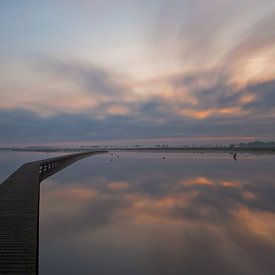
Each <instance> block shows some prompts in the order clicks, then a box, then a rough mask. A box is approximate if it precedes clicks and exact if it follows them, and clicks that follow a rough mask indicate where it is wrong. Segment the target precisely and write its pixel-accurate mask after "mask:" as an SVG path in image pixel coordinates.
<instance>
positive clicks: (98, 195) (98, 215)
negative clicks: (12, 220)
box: [0, 153, 275, 275]
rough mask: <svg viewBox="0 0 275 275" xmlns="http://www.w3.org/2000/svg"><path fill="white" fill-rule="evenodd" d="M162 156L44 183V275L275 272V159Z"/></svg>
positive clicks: (95, 166) (71, 172)
mask: <svg viewBox="0 0 275 275" xmlns="http://www.w3.org/2000/svg"><path fill="white" fill-rule="evenodd" d="M51 156H52V155H50V156H46V155H43V156H42V155H40V156H39V157H37V156H35V157H36V158H44V157H51ZM162 156H163V155H162V154H157V153H152V154H148V153H120V158H116V157H113V161H110V159H111V156H110V155H102V156H96V157H91V158H89V159H86V160H82V161H80V162H78V163H76V164H74V165H73V166H71V167H68V168H66V169H65V170H63V171H61V172H59V173H58V174H56V175H55V176H53V177H51V178H49V179H47V180H45V181H44V182H43V183H42V185H41V209H40V213H41V215H40V274H41V275H55V274H56V275H61V274H66V275H78V274H80V275H86V274H89V275H90V274H100V275H101V274H104V275H105V274H106V275H108V274H122V275H123V274H130V275H135V274H144V275H146V274H153V275H162V274H167V275H168V274H169V275H170V274H172V275H174V274H186V275H197V274H198V275H205V274H206V275H207V274H218V275H227V274H228V275H235V274H236V275H237V274H238V275H246V274H249V275H254V274H255V275H259V274H260V275H265V274H270V275H271V274H275V261H274V259H275V180H274V177H275V170H274V167H275V166H274V164H275V155H274V156H272V155H271V156H268V155H262V156H253V155H246V154H244V155H240V156H239V159H238V161H237V162H235V161H234V160H233V159H232V156H231V155H229V154H166V159H165V160H163V159H162ZM28 157H29V156H28ZM1 158H2V157H1ZM21 159H22V158H21ZM33 159H34V157H33ZM17 161H18V158H17ZM11 162H12V161H10V163H11ZM1 164H3V162H2V163H1ZM15 166H16V165H15ZM2 167H3V166H2ZM2 170H3V171H4V169H2ZM0 173H1V170H0ZM1 176H2V175H1Z"/></svg>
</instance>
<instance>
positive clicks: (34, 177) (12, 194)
mask: <svg viewBox="0 0 275 275" xmlns="http://www.w3.org/2000/svg"><path fill="white" fill-rule="evenodd" d="M100 153H106V151H100V152H88V153H79V154H72V155H65V156H62V157H57V158H51V159H46V160H41V161H34V162H29V163H26V164H24V165H22V166H21V167H20V168H19V169H17V170H16V171H15V172H14V173H13V174H12V175H11V176H10V177H8V178H7V179H6V180H5V181H4V182H3V183H2V184H0V274H1V275H6V274H7V275H8V274H12V275H17V274H18V275H32V274H38V252H39V245H38V244H39V196H40V194H39V190H40V182H41V181H42V180H44V179H45V178H47V177H49V176H51V175H53V174H55V173H57V172H58V171H60V170H62V169H64V168H65V167H67V166H68V165H71V164H72V163H74V162H76V161H78V160H80V159H83V158H86V157H89V156H92V155H95V154H100Z"/></svg>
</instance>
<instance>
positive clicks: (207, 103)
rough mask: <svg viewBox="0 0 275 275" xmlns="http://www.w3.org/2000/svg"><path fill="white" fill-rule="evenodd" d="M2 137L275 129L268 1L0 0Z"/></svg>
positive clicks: (171, 138) (241, 134)
mask: <svg viewBox="0 0 275 275" xmlns="http://www.w3.org/2000/svg"><path fill="white" fill-rule="evenodd" d="M0 37H1V43H0V60H1V66H0V129H1V135H0V144H1V145H6V144H7V145H11V144H83V143H85V144H94V143H102V144H108V143H111V144H115V143H117V144H121V143H123V144H132V143H142V144H146V143H150V144H152V143H190V142H191V143H192V142H193V143H194V142H240V141H251V140H274V139H275V123H274V121H275V1H274V0H89V1H88V0H57V1H54V0H45V1H41V0H1V1H0Z"/></svg>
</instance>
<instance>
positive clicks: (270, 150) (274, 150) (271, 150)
mask: <svg viewBox="0 0 275 275" xmlns="http://www.w3.org/2000/svg"><path fill="white" fill-rule="evenodd" d="M103 149H104V150H107V151H120V152H150V153H153V152H155V153H232V154H233V153H252V154H255V153H256V154H275V147H184V148H181V147H168V148H156V147H141V148H128V147H110V148H95V149H84V148H47V149H42V148H41V149H27V148H0V152H34V153H35V152H36V153H74V152H96V151H101V150H103Z"/></svg>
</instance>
